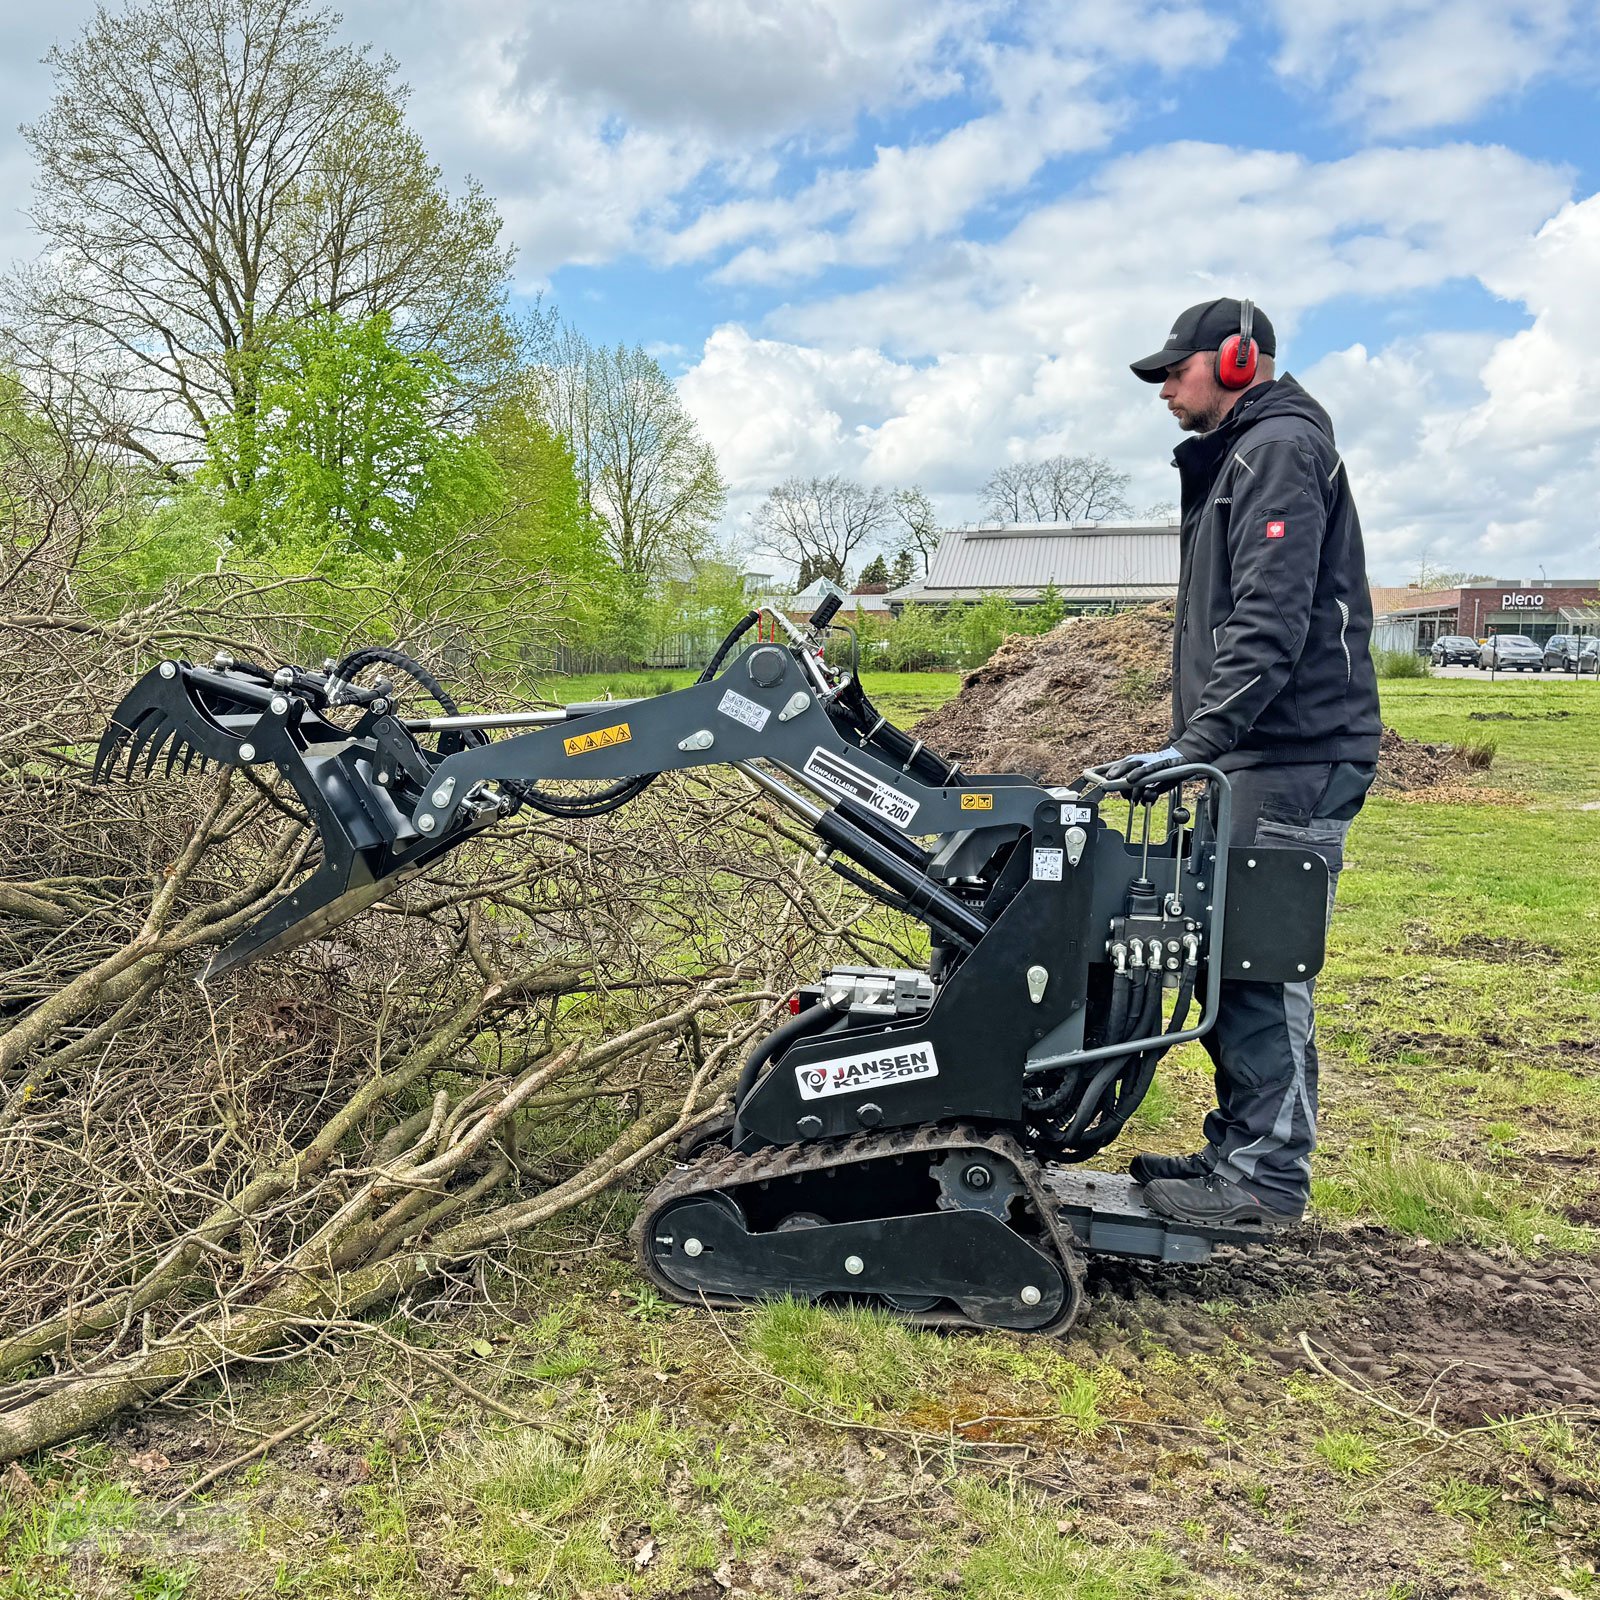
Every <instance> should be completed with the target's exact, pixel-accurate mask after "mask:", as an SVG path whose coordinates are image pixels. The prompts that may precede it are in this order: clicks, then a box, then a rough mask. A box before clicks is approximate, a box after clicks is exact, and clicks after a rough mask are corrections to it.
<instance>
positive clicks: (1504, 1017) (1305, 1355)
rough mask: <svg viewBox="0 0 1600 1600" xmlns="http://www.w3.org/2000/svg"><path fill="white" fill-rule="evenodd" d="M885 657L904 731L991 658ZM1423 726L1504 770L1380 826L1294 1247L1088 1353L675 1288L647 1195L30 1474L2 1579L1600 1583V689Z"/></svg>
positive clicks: (1334, 1587) (936, 1592)
mask: <svg viewBox="0 0 1600 1600" xmlns="http://www.w3.org/2000/svg"><path fill="white" fill-rule="evenodd" d="M661 676H665V675H661ZM664 686H666V685H664V684H658V685H654V687H664ZM867 686H868V691H869V693H871V694H872V695H873V697H874V698H875V699H877V700H878V701H879V703H880V704H882V705H883V706H884V707H885V708H886V709H891V710H892V711H893V712H894V714H895V715H896V716H897V717H899V718H900V719H902V720H907V721H909V720H911V719H912V718H914V717H915V716H916V715H918V714H920V712H921V711H922V710H925V709H927V708H928V707H930V706H931V705H933V704H936V703H938V702H939V701H940V700H941V699H943V698H944V697H947V696H948V695H949V694H951V693H953V692H954V691H955V689H956V688H957V687H958V679H957V676H956V675H955V674H949V675H938V676H928V677H918V678H915V679H901V680H899V681H895V680H894V679H893V678H892V676H891V675H887V674H886V675H883V678H882V680H881V681H879V680H876V679H874V678H870V677H869V679H868V685H867ZM604 687H605V685H603V684H602V683H600V682H599V681H597V680H592V679H591V680H579V681H577V682H572V683H569V684H567V685H564V686H563V688H562V693H561V698H564V699H582V698H588V697H590V696H592V695H594V694H597V693H599V692H602V690H603V688H604ZM612 687H613V692H615V693H618V694H622V693H637V692H640V687H639V685H637V684H635V685H633V686H632V687H631V688H625V687H624V686H623V684H621V683H614V684H613V685H612ZM1385 713H1386V717H1387V720H1388V721H1390V722H1391V723H1392V724H1393V725H1394V726H1396V727H1397V728H1398V729H1399V730H1400V731H1401V732H1402V733H1405V734H1408V735H1410V736H1412V737H1416V738H1422V739H1426V740H1450V741H1456V742H1460V741H1467V740H1472V741H1481V740H1484V739H1492V740H1494V741H1495V743H1496V746H1497V748H1496V753H1495V757H1494V761H1493V764H1492V766H1491V767H1490V769H1489V770H1488V772H1487V773H1486V774H1485V775H1484V779H1485V782H1486V784H1488V785H1489V786H1491V787H1492V788H1493V789H1494V790H1495V791H1497V795H1498V798H1497V803H1493V804H1438V803H1426V802H1422V803H1419V802H1413V801H1406V800H1399V799H1383V798H1379V799H1374V800H1373V801H1371V802H1370V803H1369V805H1368V807H1367V809H1366V810H1365V811H1364V812H1363V814H1362V816H1361V818H1360V819H1359V820H1358V822H1357V824H1356V826H1355V829H1354V830H1353V832H1352V836H1351V842H1350V850H1349V859H1350V870H1349V871H1348V872H1347V874H1346V876H1345V878H1344V880H1343V882H1342V885H1341V891H1340V905H1339V908H1338V912H1337V914H1336V917H1335V922H1334V934H1333V941H1332V942H1333V946H1334V953H1333V955H1332V957H1331V959H1330V962H1329V966H1328V968H1327V970H1326V972H1325V974H1324V976H1323V979H1322V983H1321V992H1320V1002H1321V1010H1320V1035H1321V1042H1322V1049H1323V1074H1324V1096H1323V1098H1324V1119H1323V1149H1322V1150H1321V1152H1320V1153H1319V1156H1318V1164H1317V1184H1316V1216H1317V1223H1316V1226H1314V1227H1313V1228H1312V1229H1311V1230H1309V1231H1308V1233H1307V1234H1306V1235H1304V1236H1303V1237H1301V1238H1300V1239H1298V1240H1297V1241H1296V1243H1295V1244H1294V1245H1293V1246H1292V1247H1288V1246H1285V1247H1282V1248H1280V1249H1278V1250H1276V1251H1275V1252H1273V1253H1271V1254H1269V1255H1267V1256H1266V1257H1265V1258H1263V1260H1262V1261H1261V1262H1260V1263H1259V1264H1257V1265H1253V1266H1252V1265H1251V1264H1250V1263H1249V1262H1248V1261H1246V1262H1244V1263H1241V1264H1235V1265H1224V1266H1219V1267H1216V1268H1207V1269H1202V1270H1197V1269H1183V1270H1180V1269H1164V1270H1151V1271H1148V1272H1139V1271H1133V1270H1131V1269H1130V1270H1127V1271H1122V1272H1107V1273H1102V1274H1099V1275H1097V1276H1096V1278H1095V1279H1094V1281H1093V1283H1092V1286H1091V1287H1092V1292H1093V1295H1094V1298H1093V1301H1092V1303H1091V1305H1090V1306H1089V1308H1088V1309H1087V1310H1086V1313H1085V1315H1084V1316H1083V1318H1082V1319H1080V1322H1079V1324H1078V1325H1077V1326H1076V1327H1075V1328H1074V1329H1073V1330H1072V1332H1071V1334H1070V1335H1069V1336H1068V1337H1067V1338H1065V1339H1063V1340H1061V1341H1057V1342H1047V1341H1042V1340H1029V1339H1025V1338H1012V1337H981V1338H980V1337H974V1336H949V1337H947V1336H936V1335H932V1334H927V1333H920V1332H915V1331H911V1330H908V1329H906V1328H904V1327H902V1326H900V1325H898V1324H896V1323H895V1322H893V1321H892V1320H890V1319H887V1318H884V1317H881V1316H877V1315H872V1314H869V1313H865V1312H827V1311H818V1310H814V1309H810V1308H806V1307H802V1306H798V1305H792V1304H786V1305H777V1306H772V1307H768V1308H765V1309H763V1310H761V1311H759V1312H756V1313H753V1314H750V1315H746V1316H724V1315H717V1316H713V1315H711V1314H691V1313H688V1312H684V1311H679V1310H676V1309H674V1308H671V1307H669V1306H667V1305H665V1304H664V1303H662V1302H661V1301H660V1300H659V1299H658V1298H657V1297H656V1296H655V1295H654V1294H653V1293H652V1292H651V1291H649V1290H648V1289H646V1288H644V1287H643V1286H641V1284H640V1283H639V1281H638V1280H637V1279H636V1278H635V1277H634V1275H633V1273H632V1271H631V1270H630V1267H629V1265H628V1261H627V1256H626V1250H625V1247H624V1246H623V1244H622V1243H621V1235H622V1233H623V1232H624V1230H625V1228H626V1224H627V1221H628V1219H629V1216H630V1215H631V1205H632V1201H631V1200H630V1199H629V1198H628V1197H622V1198H621V1199H618V1198H617V1197H611V1198H608V1199H607V1200H606V1201H605V1202H604V1203H602V1204H597V1205H596V1206H595V1207H594V1208H593V1210H592V1212H591V1213H590V1214H589V1215H588V1216H586V1217H585V1218H583V1219H582V1221H581V1223H580V1224H575V1225H571V1226H569V1227H568V1228H567V1229H566V1230H565V1231H560V1232H552V1233H550V1234H549V1235H548V1236H546V1237H544V1238H542V1239H540V1240H539V1241H538V1242H537V1243H536V1244H535V1245H533V1246H530V1247H528V1248H526V1249H524V1250H521V1251H519V1252H518V1254H517V1255H516V1256H515V1257H513V1258H512V1259H509V1260H507V1261H506V1263H505V1264H504V1269H503V1271H501V1272H500V1273H499V1274H497V1275H496V1276H495V1277H493V1278H491V1280H490V1281H489V1282H487V1283H486V1284H483V1285H479V1286H472V1285H446V1286H444V1287H443V1288H441V1289H440V1291H439V1292H438V1295H437V1297H436V1298H433V1299H431V1300H425V1301H423V1302H419V1303H417V1304H414V1305H412V1306H410V1307H408V1308H406V1311H405V1313H404V1314H403V1315H401V1314H397V1315H396V1316H394V1317H392V1318H391V1319H390V1320H389V1321H388V1323H386V1324H385V1325H384V1328H383V1330H382V1337H365V1336H357V1335H350V1334H340V1335H339V1336H338V1338H337V1339H334V1340H324V1341H322V1342H320V1343H319V1344H318V1345H316V1346H315V1347H313V1348H311V1349H309V1350H307V1351H305V1352H304V1353H302V1354H300V1355H298V1356H297V1357H295V1358H294V1359H292V1360H290V1361H287V1362H283V1363H280V1364H278V1365H276V1366H273V1367H269V1368H266V1369H264V1370H260V1371H257V1372H254V1373H251V1374H240V1375H237V1376H236V1377H235V1378H234V1379H233V1380H232V1384H231V1386H230V1387H229V1388H228V1389H227V1390H217V1389H211V1390H205V1391H198V1392H195V1393H192V1394H190V1395H188V1396H186V1397H185V1398H184V1399H182V1400H181V1401H179V1402H177V1403H175V1404H168V1405H163V1406H161V1407H158V1408H155V1409H152V1410H151V1411H149V1412H147V1413H146V1414H144V1415H143V1416H141V1417H139V1418H137V1419H135V1420H133V1421H131V1422H130V1423H128V1424H127V1426H126V1427H125V1428H124V1429H123V1430H120V1431H118V1432H117V1433H115V1434H114V1435H113V1436H112V1437H110V1438H108V1439H96V1440H92V1441H91V1440H85V1441H81V1442H79V1443H78V1444H77V1445H76V1446H75V1447H67V1448H65V1449H61V1450H58V1451H55V1452H53V1453H52V1454H51V1455H50V1456H49V1457H48V1458H46V1459H41V1460H36V1461H32V1462H29V1463H26V1464H25V1467H26V1471H24V1470H23V1469H22V1468H16V1469H12V1471H11V1472H10V1474H9V1475H7V1476H0V1597H7V1600H9V1597H18V1600H20V1597H23V1596H37V1597H55V1596H61V1597H66V1596H78V1595H83V1596H99V1595H107V1596H110V1595H126V1596H133V1597H139V1600H205V1597H211V1596H224V1595H226V1596H234V1595H240V1596H242V1595H269V1594H271V1595H291V1596H304V1597H334V1596H341V1597H342V1596H356V1595H361V1596H374V1597H382V1600H412V1597H423V1596H437V1595H442V1594H451V1595H456V1594H461V1595H474V1596H496V1595H524V1596H533V1595H538V1596H551V1597H574V1600H575V1597H580V1596H595V1597H598V1596H614V1595H630V1594H640V1595H659V1596H681V1597H689V1596H696V1597H708V1600H715V1597H721V1596H724V1595H729V1594H732V1595H738V1594H757V1593H759V1594H766V1595H808V1596H832V1597H846V1596H848V1597H854V1596H867V1595H885V1596H887V1595H895V1596H901V1595H904V1596H929V1597H932V1596H948V1595H953V1596H966V1597H971V1600H1002V1597H1004V1600H1013V1597H1017V1600H1057V1597H1079V1600H1136V1597H1144V1596H1176V1595H1196V1596H1250V1597H1259V1600H1275V1597H1277V1596H1282V1595H1287V1594H1302V1595H1309V1596H1340V1597H1343V1596H1353V1597H1367V1596H1371V1597H1383V1600H1442V1597H1445V1596H1476V1595H1483V1596H1490V1595H1493V1596H1516V1597H1523V1596H1527V1597H1534V1596H1537V1597H1541V1600H1545V1597H1553V1600H1570V1597H1571V1596H1595V1595H1597V1594H1600V1582H1597V1580H1596V1577H1595V1561H1596V1555H1597V1551H1600V1544H1597V1539H1600V1449H1597V1445H1596V1418H1597V1416H1600V1412H1597V1411H1596V1408H1595V1406H1594V1404H1593V1403H1591V1401H1590V1400H1589V1399H1585V1398H1584V1396H1585V1395H1588V1394H1589V1392H1590V1390H1589V1388H1588V1387H1586V1385H1591V1386H1592V1380H1593V1378H1594V1369H1593V1365H1592V1362H1590V1361H1589V1360H1588V1358H1587V1356H1586V1355H1585V1353H1584V1351H1583V1336H1582V1329H1583V1328H1584V1327H1586V1326H1587V1327H1589V1328H1591V1329H1592V1330H1593V1333H1594V1334H1595V1335H1596V1336H1597V1338H1596V1339H1595V1341H1594V1342H1596V1343H1600V1272H1597V1271H1596V1270H1595V1264H1594V1252H1595V1233H1594V1231H1593V1227H1594V1224H1595V1223H1596V1222H1597V1221H1600V1198H1597V1196H1600V1188H1597V1183H1596V1173H1595V1161H1596V1144H1597V1135H1596V1130H1597V1128H1600V1042H1597V1041H1600V951H1597V943H1600V902H1597V899H1596V886H1597V885H1600V715H1597V713H1600V686H1596V685H1594V684H1591V683H1585V684H1577V685H1574V684H1571V683H1567V682H1549V681H1544V680H1537V681H1535V680H1528V681H1522V680H1518V681H1515V682H1507V683H1498V684H1487V683H1484V684H1479V683H1474V682H1465V681H1448V682H1447V681H1443V680H1420V681H1404V682H1396V683H1393V684H1387V685H1385ZM1586 808H1589V809H1586ZM1208 1095H1209V1081H1208V1077H1207V1072H1206V1069H1205V1067H1204V1066H1203V1057H1202V1056H1201V1055H1200V1054H1199V1052H1198V1051H1195V1050H1193V1049H1192V1048H1191V1049H1190V1050H1189V1051H1188V1052H1186V1053H1184V1054H1183V1055H1181V1056H1180V1057H1179V1058H1178V1059H1176V1060H1175V1061H1173V1062H1172V1063H1170V1064H1169V1066H1168V1067H1166V1068H1164V1069H1163V1073H1162V1076H1161V1077H1160V1078H1159V1079H1158V1081H1157V1087H1156V1090H1155V1091H1154V1092H1153V1093H1152V1095H1151V1097H1150V1100H1149V1101H1148V1103H1147V1105H1146V1107H1145V1108H1144V1110H1143V1111H1142V1112H1141V1113H1140V1116H1139V1119H1138V1121H1137V1122H1136V1124H1135V1127H1134V1129H1133V1130H1132V1133H1133V1137H1132V1138H1130V1139H1125V1140H1124V1141H1123V1144H1122V1145H1121V1146H1119V1147H1118V1149H1117V1150H1116V1151H1114V1152H1113V1153H1112V1154H1113V1155H1114V1156H1115V1157H1117V1160H1115V1161H1113V1162H1111V1163H1110V1164H1112V1165H1120V1163H1121V1160H1122V1159H1123V1158H1125V1156H1126V1155H1127V1154H1129V1153H1131V1151H1132V1150H1133V1149H1136V1148H1139V1147H1141V1146H1143V1147H1148V1148H1165V1149H1184V1148H1192V1147H1193V1144H1194V1142H1195V1139H1196V1133H1197V1128H1198V1123H1199V1119H1200V1117H1201V1115H1202V1114H1203V1112H1204V1110H1205V1107H1206V1104H1207V1097H1208ZM1563 1319H1565V1321H1563ZM1558 1324H1559V1326H1558ZM1563 1329H1565V1330H1566V1331H1565V1332H1563ZM1574 1329H1576V1330H1578V1331H1577V1332H1576V1333H1574V1332H1573V1331H1572V1330H1574ZM1302 1336H1304V1338H1303V1341H1302ZM1560 1339H1565V1340H1566V1343H1564V1344H1560V1342H1559V1341H1560ZM1551 1340H1555V1341H1557V1344H1559V1348H1560V1349H1561V1350H1562V1351H1564V1352H1566V1353H1565V1354H1564V1355H1562V1356H1561V1359H1562V1360H1566V1361H1569V1362H1573V1363H1575V1365H1573V1366H1570V1367H1568V1368H1561V1367H1559V1366H1556V1365H1552V1364H1551V1358H1550V1357H1549V1356H1548V1354H1547V1353H1546V1346H1545V1342H1547V1341H1551ZM1551 1348H1556V1345H1552V1346H1551ZM1574 1351H1576V1352H1577V1353H1576V1354H1574V1353H1573V1352H1574ZM1533 1368H1537V1373H1538V1381H1537V1382H1527V1383H1525V1382H1524V1381H1523V1377H1524V1375H1525V1374H1524V1372H1523V1369H1533ZM1564 1372H1565V1373H1567V1374H1568V1375H1567V1376H1563V1373H1564ZM297 1421H303V1422H304V1423H305V1424H306V1425H305V1427H304V1428H303V1430H302V1431H301V1432H299V1433H298V1434H297V1435H296V1436H295V1437H293V1438H292V1439H290V1440H288V1441H287V1442H285V1443H283V1444H282V1445H280V1446H278V1447H277V1448H275V1449H273V1450H271V1451H270V1452H268V1453H267V1454H266V1456H265V1457H264V1458H263V1459H258V1460H256V1461H254V1462H252V1463H249V1464H245V1465H242V1466H241V1467H239V1468H238V1469H237V1470H235V1471H233V1472H232V1473H231V1474H229V1475H228V1476H226V1477H224V1478H223V1479H222V1480H221V1481H220V1482H218V1483H217V1484H216V1485H215V1486H214V1487H213V1488H211V1489H210V1490H209V1491H208V1492H206V1493H204V1494H203V1495H201V1496H200V1497H199V1500H198V1501H197V1502H193V1503H190V1504H188V1505H187V1506H186V1507H185V1508H184V1509H183V1510H181V1511H180V1512H176V1513H170V1514H169V1513H165V1512H163V1511H162V1509H161V1508H162V1507H163V1506H164V1505H165V1504H166V1503H167V1502H168V1501H170V1500H171V1499H172V1497H174V1496H175V1495H177V1494H179V1493H180V1491H182V1489H183V1488H184V1486H185V1485H186V1484H187V1483H189V1482H191V1481H193V1480H194V1479H195V1478H197V1477H198V1476H199V1475H200V1473H201V1472H202V1471H204V1470H206V1469H207V1468H209V1467H211V1466H214V1465H216V1464H219V1463H220V1462H222V1461H225V1460H226V1459H228V1458H229V1457H230V1456H233V1455H235V1454H239V1453H242V1452H245V1451H247V1450H248V1449H250V1447H251V1446H252V1445H253V1444H255V1443H258V1442H259V1441H260V1440H262V1439H263V1438H266V1437H269V1436H271V1435H273V1434H275V1433H276V1432H278V1431H279V1430H280V1429H283V1428H285V1427H286V1426H288V1425H290V1424H291V1423H294V1422H297Z"/></svg>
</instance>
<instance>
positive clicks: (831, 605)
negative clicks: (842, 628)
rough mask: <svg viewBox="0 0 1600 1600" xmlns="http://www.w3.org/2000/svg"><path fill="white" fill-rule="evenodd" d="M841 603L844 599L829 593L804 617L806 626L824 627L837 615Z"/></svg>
mask: <svg viewBox="0 0 1600 1600" xmlns="http://www.w3.org/2000/svg"><path fill="white" fill-rule="evenodd" d="M843 604H844V601H843V600H841V599H840V598H839V596H838V595H836V594H830V595H829V596H828V598H827V599H826V600H824V601H823V602H822V604H821V605H820V606H818V607H817V609H816V610H815V611H813V612H812V613H811V615H810V616H809V617H808V618H807V619H806V626H807V627H809V628H813V629H816V628H826V627H827V626H828V624H829V623H830V622H832V621H833V619H834V618H835V617H836V616H838V614H839V608H840V606H842V605H843Z"/></svg>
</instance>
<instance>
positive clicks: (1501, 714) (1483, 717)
mask: <svg viewBox="0 0 1600 1600" xmlns="http://www.w3.org/2000/svg"><path fill="white" fill-rule="evenodd" d="M1571 715H1572V713H1571V712H1570V711H1469V712H1468V713H1467V721H1468V722H1559V721H1560V720H1561V719H1562V718H1563V717H1570V716H1571Z"/></svg>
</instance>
